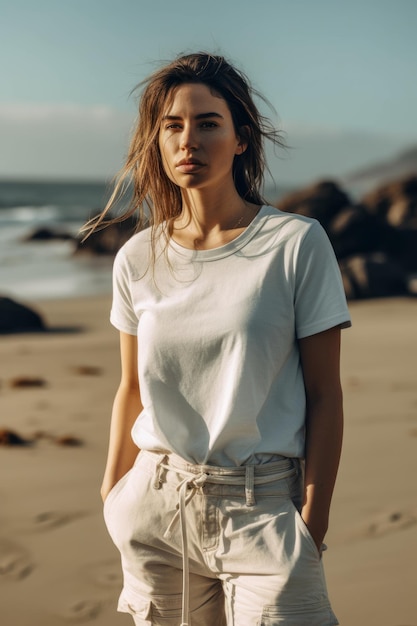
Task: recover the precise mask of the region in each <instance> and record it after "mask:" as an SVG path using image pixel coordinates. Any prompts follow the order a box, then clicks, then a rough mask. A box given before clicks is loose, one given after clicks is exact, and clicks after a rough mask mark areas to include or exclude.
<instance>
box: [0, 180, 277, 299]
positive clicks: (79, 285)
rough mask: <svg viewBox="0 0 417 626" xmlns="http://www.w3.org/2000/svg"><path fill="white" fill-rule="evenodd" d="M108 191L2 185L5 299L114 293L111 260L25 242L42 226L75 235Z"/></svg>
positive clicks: (91, 185) (49, 184) (0, 274)
mask: <svg viewBox="0 0 417 626" xmlns="http://www.w3.org/2000/svg"><path fill="white" fill-rule="evenodd" d="M287 191H288V189H279V188H274V189H273V190H271V191H270V194H269V196H271V197H272V199H278V198H279V197H280V196H281V195H283V194H284V193H286V192H287ZM108 192H109V187H108V185H107V184H106V183H105V182H68V181H67V182H57V181H0V295H1V296H8V297H12V298H14V299H16V300H19V301H21V302H26V303H30V302H33V301H37V300H43V299H55V298H71V297H77V296H87V295H97V294H106V293H110V291H111V269H112V264H113V259H112V258H111V257H107V256H90V255H82V254H81V255H77V256H74V254H73V251H74V244H73V243H72V242H71V241H56V240H52V241H30V242H25V241H23V239H24V238H25V237H27V235H29V234H30V233H31V232H32V231H33V230H35V229H37V228H40V227H46V228H49V229H51V230H54V231H59V232H63V233H70V234H72V235H75V234H76V233H77V232H78V230H79V228H80V227H81V226H82V224H83V223H85V221H86V220H87V219H88V218H89V217H91V216H93V215H95V214H96V213H97V212H98V211H99V210H100V209H102V208H103V206H104V204H105V201H106V198H107V196H108ZM266 195H267V197H268V193H266Z"/></svg>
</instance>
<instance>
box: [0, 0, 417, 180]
mask: <svg viewBox="0 0 417 626" xmlns="http://www.w3.org/2000/svg"><path fill="white" fill-rule="evenodd" d="M416 24H417V2H416V1H415V0H390V1H389V0H350V1H349V2H347V1H346V0H252V1H251V2H249V1H248V0H229V1H228V0H211V1H210V2H202V1H199V0H194V1H191V0H37V1H36V2H34V1H33V0H8V1H6V0H0V47H1V58H2V71H1V76H2V78H1V89H0V131H1V133H2V136H3V140H2V142H1V144H0V177H4V176H35V177H36V176H37V177H39V176H41V177H48V176H53V177H57V176H58V177H80V176H81V177H85V178H88V177H95V178H97V177H102V176H103V177H105V176H109V175H111V174H112V173H114V171H115V170H116V169H117V168H118V167H119V165H120V163H121V159H122V158H123V153H124V151H125V147H126V141H127V137H128V134H129V129H130V127H131V124H132V120H133V117H134V113H135V101H134V99H133V98H129V92H130V90H131V88H132V87H133V86H134V85H135V84H136V83H137V82H139V81H140V80H142V79H143V78H145V76H146V75H147V74H149V73H150V72H151V71H152V70H153V69H154V68H155V65H156V64H157V63H158V62H160V61H161V60H169V59H171V58H172V57H173V56H175V55H176V54H177V53H179V52H182V51H185V52H187V51H192V50H201V49H205V50H209V51H213V52H219V53H222V54H225V55H226V56H227V57H228V58H230V59H231V60H232V61H234V62H235V63H236V64H237V65H238V66H239V67H240V68H241V69H243V70H244V71H245V72H246V73H247V74H248V75H249V77H250V78H251V80H252V82H253V84H254V85H255V87H257V88H258V89H259V90H260V91H261V92H262V93H264V94H265V95H266V96H267V98H268V99H269V100H270V101H271V103H272V104H273V105H274V107H275V109H276V110H277V112H278V116H279V117H278V118H276V117H275V118H274V121H275V122H276V123H278V124H279V125H280V126H281V127H282V128H283V129H284V130H285V131H286V133H287V141H288V143H289V144H290V145H291V146H293V149H292V150H290V151H289V153H287V154H284V155H283V156H282V158H281V159H279V160H278V161H274V164H273V170H274V173H275V172H277V174H278V178H279V179H280V180H279V182H280V183H281V184H285V182H286V181H288V182H289V183H292V182H294V181H298V180H299V181H304V180H307V179H310V178H314V177H317V176H320V175H327V174H329V175H332V174H335V175H337V174H340V173H343V172H346V171H349V170H353V169H355V168H356V167H361V166H363V165H365V164H366V163H369V162H373V161H374V160H378V159H383V158H387V157H389V156H390V155H391V154H394V153H395V151H397V150H400V149H401V148H402V147H407V146H408V145H412V144H413V143H417V79H416V78H417V72H416V70H417V37H416V35H415V27H416Z"/></svg>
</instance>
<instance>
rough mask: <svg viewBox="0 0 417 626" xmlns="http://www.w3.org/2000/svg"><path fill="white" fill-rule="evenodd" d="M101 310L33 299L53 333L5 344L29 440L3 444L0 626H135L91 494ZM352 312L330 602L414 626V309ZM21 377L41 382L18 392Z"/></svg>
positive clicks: (104, 312)
mask: <svg viewBox="0 0 417 626" xmlns="http://www.w3.org/2000/svg"><path fill="white" fill-rule="evenodd" d="M31 304H34V303H31ZM109 307H110V297H108V296H106V297H103V296H100V297H94V298H82V299H74V300H57V301H53V302H40V303H39V304H38V306H37V308H38V310H40V311H41V312H42V313H43V315H44V316H45V318H46V320H47V322H48V325H49V327H51V328H52V329H53V331H52V332H50V333H47V334H45V335H42V334H39V335H34V334H29V335H10V336H3V337H2V338H1V339H0V342H1V360H0V384H1V386H0V405H1V409H0V429H1V428H4V429H10V430H13V431H16V432H17V433H18V434H19V435H21V436H22V437H25V438H32V437H34V436H35V434H36V437H37V439H36V440H35V442H34V443H33V444H32V445H30V446H13V447H1V448H0V476H1V478H0V501H1V507H0V622H1V624H2V626H61V625H64V624H70V623H73V624H77V623H78V624H89V623H91V625H92V626H94V625H95V624H97V626H98V625H100V626H117V625H120V626H123V624H125V625H128V624H133V621H132V620H131V618H130V616H126V615H122V614H117V613H116V612H115V610H116V602H117V596H118V593H119V590H120V585H121V575H120V568H119V557H118V553H117V552H116V549H115V548H114V546H113V544H112V543H111V540H110V538H109V537H108V535H107V532H106V530H105V527H104V523H103V521H102V506H101V500H100V497H99V485H100V482H101V475H102V472H103V467H104V462H105V455H106V447H107V437H108V427H109V419H110V410H111V403H112V399H113V395H114V392H115V390H116V387H117V384H118V373H119V354H118V336H117V332H116V331H115V330H113V329H112V328H111V327H110V325H109V322H108V312H109ZM351 313H352V318H353V323H354V326H353V328H352V329H350V330H347V331H344V332H343V355H342V378H343V385H344V394H345V415H346V429H345V445H344V453H343V458H342V464H341V468H340V474H339V479H338V482H337V487H336V492H335V496H334V504H333V509H332V518H331V529H330V531H329V534H328V536H327V540H326V541H327V543H328V545H329V550H328V551H327V552H326V553H325V555H324V557H323V558H324V559H325V567H326V573H327V580H328V587H329V592H330V596H331V599H332V603H333V608H334V610H335V612H336V614H337V615H338V617H339V620H340V623H341V624H342V626H417V593H416V580H417V565H416V564H417V489H416V476H417V384H416V371H417V356H416V355H417V332H416V320H417V300H411V299H392V300H379V301H368V302H358V303H353V304H351ZM19 377H20V378H29V379H33V378H36V379H40V382H39V386H27V387H24V386H18V385H17V386H12V381H13V380H15V379H16V378H19ZM42 381H43V382H44V384H43V385H42V384H41V383H42ZM21 384H22V383H21ZM15 385H16V382H15ZM62 437H73V438H77V439H79V440H80V441H81V443H82V445H79V446H75V445H74V446H68V445H67V446H64V445H59V438H62ZM67 441H68V440H67ZM75 443H76V442H75ZM213 626H215V625H213Z"/></svg>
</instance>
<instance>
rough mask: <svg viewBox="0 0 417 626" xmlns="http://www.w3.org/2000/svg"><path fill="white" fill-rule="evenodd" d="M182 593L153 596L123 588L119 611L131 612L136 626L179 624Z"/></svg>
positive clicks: (175, 625) (173, 625)
mask: <svg viewBox="0 0 417 626" xmlns="http://www.w3.org/2000/svg"><path fill="white" fill-rule="evenodd" d="M181 607H182V594H172V595H166V596H159V595H155V596H152V597H151V598H148V597H146V596H141V595H140V594H138V593H135V592H132V591H131V590H125V589H124V590H123V591H122V594H121V596H120V599H119V604H118V607H117V610H118V611H121V612H123V613H130V615H132V617H133V619H134V622H135V624H136V626H148V625H152V626H178V624H179V623H180V621H181Z"/></svg>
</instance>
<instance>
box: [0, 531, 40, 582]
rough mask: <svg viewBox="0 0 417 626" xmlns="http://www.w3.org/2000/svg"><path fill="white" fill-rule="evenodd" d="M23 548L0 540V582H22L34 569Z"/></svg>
mask: <svg viewBox="0 0 417 626" xmlns="http://www.w3.org/2000/svg"><path fill="white" fill-rule="evenodd" d="M34 567H35V566H34V564H33V563H32V561H31V559H30V556H29V553H28V552H27V550H25V548H23V547H22V546H19V545H18V544H15V543H13V542H11V541H7V540H5V539H0V580H1V579H4V580H15V581H17V580H23V578H26V577H27V576H29V574H31V572H32V570H33V569H34Z"/></svg>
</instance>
